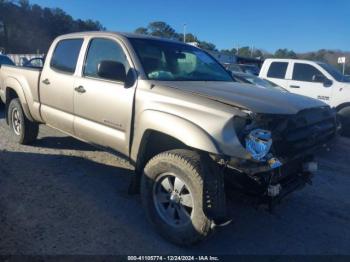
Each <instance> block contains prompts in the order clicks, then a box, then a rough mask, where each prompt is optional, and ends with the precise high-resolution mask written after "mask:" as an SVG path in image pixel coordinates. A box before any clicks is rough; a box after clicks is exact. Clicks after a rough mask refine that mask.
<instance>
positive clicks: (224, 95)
mask: <svg viewBox="0 0 350 262" xmlns="http://www.w3.org/2000/svg"><path fill="white" fill-rule="evenodd" d="M154 84H155V85H160V86H165V87H171V88H175V89H179V90H182V91H185V92H188V93H192V94H196V95H200V96H204V97H206V98H209V99H212V100H216V101H219V102H222V103H225V104H229V105H232V106H236V107H240V108H245V109H248V110H250V111H252V112H255V113H264V114H296V113H298V112H299V111H301V110H303V109H308V108H315V107H322V106H326V104H325V103H323V102H321V101H319V100H316V99H312V98H309V97H306V96H301V95H296V94H292V93H289V92H281V91H274V90H268V89H264V88H259V87H255V86H253V85H250V84H242V83H237V82H202V81H200V82H194V81H191V82H187V81H184V82H180V81H179V82H174V81H164V82H161V84H160V82H157V83H154Z"/></svg>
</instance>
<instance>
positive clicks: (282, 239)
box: [0, 109, 350, 255]
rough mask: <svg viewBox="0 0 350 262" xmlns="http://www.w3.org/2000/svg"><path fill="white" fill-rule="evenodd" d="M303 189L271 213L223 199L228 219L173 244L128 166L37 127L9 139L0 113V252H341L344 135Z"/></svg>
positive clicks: (348, 199) (348, 227)
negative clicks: (154, 221) (136, 191)
mask: <svg viewBox="0 0 350 262" xmlns="http://www.w3.org/2000/svg"><path fill="white" fill-rule="evenodd" d="M318 158H319V162H320V171H319V172H318V174H317V175H316V176H315V178H314V181H313V182H314V183H313V185H312V186H307V187H306V188H304V189H303V190H301V191H298V192H295V193H294V194H292V195H290V196H289V197H288V198H286V199H285V200H284V201H283V202H282V203H281V205H279V206H278V207H277V209H276V210H275V212H274V214H270V213H268V212H266V211H264V210H260V209H258V210H257V209H254V208H253V207H251V206H249V205H247V204H244V203H242V202H241V201H232V202H230V204H229V205H230V212H231V214H232V217H233V218H234V220H233V222H232V223H231V224H230V225H229V226H227V227H223V228H220V229H219V230H218V231H217V232H216V234H214V235H213V236H212V237H211V238H210V239H209V240H208V241H206V242H204V243H202V244H200V245H198V246H195V247H192V248H186V249H184V248H179V247H176V246H174V245H172V244H169V243H167V242H166V241H164V240H163V239H162V238H160V237H159V236H158V235H157V234H156V233H155V232H154V231H153V230H152V228H150V226H149V224H148V223H147V221H146V219H145V215H144V212H143V210H142V207H141V203H140V202H141V201H140V197H139V196H137V195H136V196H130V195H128V193H127V189H128V184H129V180H130V175H131V174H132V171H131V170H130V166H129V165H128V164H127V163H125V162H124V161H122V160H120V159H118V158H117V157H115V156H113V155H111V154H108V153H104V152H102V151H99V150H98V149H95V148H93V147H91V146H89V145H86V144H84V143H82V142H79V141H77V140H75V139H73V138H70V137H67V136H66V135H63V134H61V133H59V132H57V131H55V130H53V129H50V128H48V127H45V126H42V127H41V128H40V136H39V139H38V141H37V142H36V143H35V144H34V145H32V146H20V145H17V144H14V143H12V142H11V141H10V140H9V129H8V127H7V125H6V123H5V120H4V112H3V110H2V109H1V110H0V254H2V255H4V254H6V255H8V254H35V255H38V254H40V255H43V254H44V255H56V254H99V255H101V254H104V255H111V254H123V255H127V254H129V255H130V254H142V255H146V254H149V255H157V254H176V255H180V254H192V255H193V254H202V253H205V254H213V255H215V254H216V255H218V254H275V255H279V254H350V172H349V168H350V139H348V138H339V139H337V141H336V144H335V145H334V146H332V148H331V149H330V150H329V151H328V152H327V151H326V150H324V151H322V152H320V154H319V157H318Z"/></svg>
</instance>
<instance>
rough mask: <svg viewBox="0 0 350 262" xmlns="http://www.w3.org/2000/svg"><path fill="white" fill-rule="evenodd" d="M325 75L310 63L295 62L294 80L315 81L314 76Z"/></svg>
mask: <svg viewBox="0 0 350 262" xmlns="http://www.w3.org/2000/svg"><path fill="white" fill-rule="evenodd" d="M317 75H323V74H322V73H321V72H320V71H319V70H318V69H317V68H315V67H314V66H312V65H309V64H302V63H295V64H294V69H293V80H296V81H305V82H313V78H314V76H317Z"/></svg>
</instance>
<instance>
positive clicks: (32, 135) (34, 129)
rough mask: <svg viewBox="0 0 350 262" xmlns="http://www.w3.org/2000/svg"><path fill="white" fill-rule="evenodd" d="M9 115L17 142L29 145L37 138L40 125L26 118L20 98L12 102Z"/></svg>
mask: <svg viewBox="0 0 350 262" xmlns="http://www.w3.org/2000/svg"><path fill="white" fill-rule="evenodd" d="M7 114H8V116H7V117H8V120H9V126H10V128H11V131H12V137H13V140H14V141H15V142H17V143H19V144H22V145H27V144H30V143H32V142H33V141H34V140H35V139H36V138H37V136H38V132H39V125H38V124H37V123H34V122H32V121H30V120H29V119H28V118H27V117H26V116H25V114H24V112H23V109H22V105H21V102H20V101H19V99H18V98H16V99H13V100H11V102H10V104H9V107H8V111H7Z"/></svg>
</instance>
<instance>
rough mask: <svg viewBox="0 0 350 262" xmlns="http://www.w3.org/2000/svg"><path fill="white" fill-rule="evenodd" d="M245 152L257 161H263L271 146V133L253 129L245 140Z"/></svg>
mask: <svg viewBox="0 0 350 262" xmlns="http://www.w3.org/2000/svg"><path fill="white" fill-rule="evenodd" d="M245 145H246V149H247V151H248V152H249V153H250V154H251V156H252V157H253V158H254V159H255V160H258V161H265V160H266V159H265V156H266V155H267V154H268V153H269V151H270V149H271V146H272V138H271V132H270V131H268V130H263V129H254V130H252V131H250V133H249V134H248V135H247V136H246V138H245Z"/></svg>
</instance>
